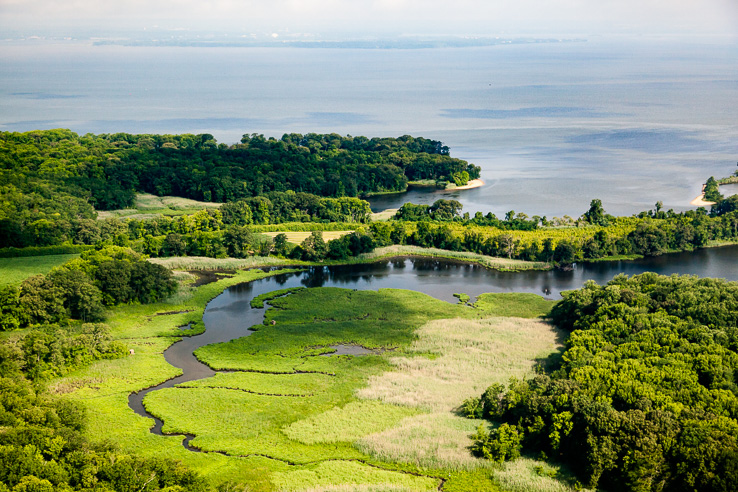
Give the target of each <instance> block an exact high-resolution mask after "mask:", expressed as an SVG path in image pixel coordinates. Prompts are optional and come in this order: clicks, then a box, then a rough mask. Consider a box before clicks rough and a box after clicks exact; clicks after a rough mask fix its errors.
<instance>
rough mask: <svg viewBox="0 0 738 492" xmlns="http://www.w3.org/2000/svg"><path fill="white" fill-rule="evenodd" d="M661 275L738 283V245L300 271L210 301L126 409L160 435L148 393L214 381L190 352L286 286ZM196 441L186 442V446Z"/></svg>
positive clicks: (504, 285)
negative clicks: (571, 258) (164, 368)
mask: <svg viewBox="0 0 738 492" xmlns="http://www.w3.org/2000/svg"><path fill="white" fill-rule="evenodd" d="M648 271H650V272H656V273H659V274H663V275H671V274H675V273H676V274H682V275H683V274H690V275H699V276H701V277H718V278H725V279H727V280H731V281H738V246H729V247H724V248H712V249H705V250H699V251H695V252H692V253H677V254H670V255H664V256H660V257H656V258H647V259H643V260H637V261H627V262H606V263H595V264H581V265H576V266H575V268H574V269H573V270H571V271H566V272H564V271H558V270H554V271H546V272H498V271H494V270H487V269H486V268H483V267H480V266H478V265H469V264H464V263H456V262H451V261H447V260H435V259H429V258H399V259H393V260H386V261H381V262H377V263H372V264H365V265H345V266H335V267H314V268H309V269H307V270H305V271H303V272H300V273H291V274H283V275H276V276H273V277H269V278H265V279H261V280H256V281H254V282H249V283H244V284H239V285H235V286H232V287H229V288H227V289H226V290H225V291H224V292H223V293H222V294H220V295H219V296H218V297H216V298H215V299H213V300H212V301H210V303H209V304H208V305H207V308H206V309H205V313H204V315H203V321H204V322H205V327H206V331H205V332H204V333H203V334H201V335H197V336H193V337H188V338H184V339H183V340H182V341H181V342H177V343H175V344H174V345H172V346H171V347H170V348H169V349H167V350H166V351H165V352H164V357H165V359H166V360H167V362H169V363H170V364H172V365H173V366H175V367H178V368H181V369H182V371H183V374H182V375H181V376H178V377H176V378H174V379H171V380H169V381H166V382H164V383H162V384H160V385H158V386H155V387H153V388H149V389H147V390H144V391H141V392H139V393H132V394H131V395H130V396H129V406H130V407H131V408H132V409H133V410H134V411H135V412H136V413H138V414H139V415H142V416H145V417H149V418H152V419H154V421H155V425H154V427H153V428H152V432H154V433H156V434H161V428H162V422H161V421H160V420H158V419H155V418H154V417H153V416H152V415H150V414H148V413H147V412H146V410H145V409H144V407H143V403H142V402H143V399H144V397H145V396H146V394H148V393H149V392H151V391H156V390H158V389H163V388H170V387H172V386H174V385H176V384H179V383H183V382H186V381H192V380H195V379H203V378H206V377H210V376H213V375H214V374H215V371H213V370H212V369H211V368H209V367H208V366H206V365H205V364H203V363H201V362H199V361H198V360H197V359H196V358H195V356H194V355H193V352H194V351H195V350H197V349H198V348H200V347H203V346H205V345H209V344H212V343H220V342H227V341H230V340H233V339H236V338H240V337H243V336H248V335H250V334H251V333H252V332H251V331H249V327H251V326H253V325H256V324H260V323H262V322H263V319H264V310H263V309H252V308H251V306H250V301H251V299H253V298H254V297H255V296H257V295H260V294H263V293H266V292H271V291H273V290H277V289H284V288H288V287H298V286H306V287H342V288H351V289H362V290H369V289H371V290H377V289H381V288H395V289H409V290H416V291H420V292H424V293H426V294H428V295H431V296H433V297H436V298H438V299H441V300H445V301H448V302H456V299H455V298H454V297H453V294H454V293H457V292H458V293H461V292H463V293H466V294H469V295H470V296H471V297H472V298H474V297H476V296H478V295H479V294H482V293H485V292H532V293H535V294H540V295H543V296H544V297H547V298H549V299H559V298H560V296H561V292H562V291H565V290H571V289H577V288H579V287H581V286H582V285H583V284H584V282H586V281H587V280H594V281H596V282H597V283H599V284H604V283H606V282H607V281H609V280H610V279H611V278H612V277H613V276H615V275H617V274H618V273H625V274H628V275H635V274H639V273H643V272H648ZM193 437H194V436H185V439H184V441H183V444H184V446H185V447H186V448H187V449H190V450H192V451H197V449H196V448H192V447H189V441H190V440H191V439H192V438H193Z"/></svg>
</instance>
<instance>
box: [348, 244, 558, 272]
mask: <svg viewBox="0 0 738 492" xmlns="http://www.w3.org/2000/svg"><path fill="white" fill-rule="evenodd" d="M394 256H425V257H430V258H445V259H448V260H456V261H463V262H469V263H478V264H480V265H482V266H484V267H487V268H491V269H493V270H501V271H525V270H550V269H551V265H549V264H547V263H543V262H539V261H523V260H513V259H508V258H497V257H494V256H485V255H480V254H477V253H471V252H468V251H448V250H445V249H437V248H421V247H419V246H407V245H394V246H385V247H383V248H377V249H375V250H374V251H372V252H371V253H366V254H363V255H360V256H358V257H357V260H358V261H359V262H371V261H376V260H379V259H383V258H392V257H394Z"/></svg>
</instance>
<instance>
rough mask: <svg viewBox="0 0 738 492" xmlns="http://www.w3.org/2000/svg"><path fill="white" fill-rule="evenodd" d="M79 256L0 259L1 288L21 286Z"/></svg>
mask: <svg viewBox="0 0 738 492" xmlns="http://www.w3.org/2000/svg"><path fill="white" fill-rule="evenodd" d="M78 256H79V255H78V254H72V255H49V256H27V257H20V258H0V287H5V286H6V285H13V284H19V283H21V282H23V281H24V280H25V279H27V278H28V277H32V276H34V275H38V274H39V273H42V274H46V273H49V272H50V271H51V269H52V268H54V267H57V266H59V265H62V264H64V263H66V262H68V261H69V260H71V259H73V258H77V257H78Z"/></svg>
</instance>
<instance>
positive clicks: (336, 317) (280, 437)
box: [52, 270, 571, 492]
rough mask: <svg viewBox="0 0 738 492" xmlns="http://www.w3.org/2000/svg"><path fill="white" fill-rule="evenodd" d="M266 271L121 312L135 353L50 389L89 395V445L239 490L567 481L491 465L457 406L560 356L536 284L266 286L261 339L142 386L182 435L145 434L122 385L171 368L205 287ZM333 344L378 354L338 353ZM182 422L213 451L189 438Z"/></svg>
mask: <svg viewBox="0 0 738 492" xmlns="http://www.w3.org/2000/svg"><path fill="white" fill-rule="evenodd" d="M270 274H272V273H265V272H263V271H260V270H250V271H238V272H236V273H234V274H233V276H232V277H222V278H220V279H219V280H218V281H217V282H214V283H210V284H207V285H203V286H200V287H196V288H195V287H184V288H183V289H182V291H181V292H180V293H179V294H178V296H176V297H175V298H173V299H171V300H169V301H168V302H167V303H160V304H157V305H147V306H142V305H131V306H121V307H118V308H116V309H115V311H114V312H111V313H110V316H109V317H108V318H109V320H110V324H111V327H112V329H113V333H114V334H115V337H116V339H118V340H121V341H124V342H125V343H126V344H127V345H128V347H130V348H132V349H134V351H135V355H132V356H130V357H126V358H124V359H119V360H112V361H101V362H99V363H95V364H93V365H92V366H90V367H88V368H86V369H82V370H80V371H78V372H76V373H73V374H71V375H69V376H67V377H65V378H62V379H59V380H57V381H55V382H54V383H53V384H52V391H53V392H54V393H56V394H57V395H60V396H63V397H65V398H71V399H74V400H76V401H79V402H81V403H83V404H84V405H85V407H86V408H87V410H88V414H89V415H91V416H94V418H91V419H90V425H89V428H88V431H87V433H88V435H89V437H90V438H91V439H92V440H93V441H99V440H100V439H101V436H105V439H106V440H107V441H110V442H113V443H115V444H116V445H118V446H119V447H120V448H121V449H122V450H123V451H127V452H136V453H138V454H143V455H147V456H166V457H170V458H175V459H179V460H181V461H183V462H184V463H185V464H186V465H187V466H190V467H192V468H193V469H196V470H197V471H199V472H200V473H202V474H203V475H204V476H205V477H206V478H207V479H208V480H210V481H211V482H212V483H213V484H214V485H218V484H221V485H223V484H225V485H223V486H224V487H226V486H228V487H230V486H232V485H233V484H241V485H240V488H236V489H233V488H232V489H229V490H250V491H257V490H259V491H260V490H264V491H271V490H284V491H312V490H316V491H317V490H367V491H369V490H411V491H422V490H437V489H438V488H439V487H442V488H443V490H445V491H452V492H453V491H461V490H469V491H471V490H474V491H476V490H479V491H484V490H488V491H496V490H523V489H521V488H520V486H519V485H518V484H519V483H523V484H525V483H539V482H541V480H543V481H547V482H546V483H549V482H550V484H549V485H550V486H549V487H547V490H570V489H571V488H570V486H569V485H567V484H566V483H564V482H559V481H557V480H556V479H555V478H551V477H552V476H554V475H556V473H555V470H554V472H551V470H550V469H548V468H545V466H547V465H544V464H543V463H539V462H536V461H532V460H531V461H529V462H526V463H528V465H526V466H523V465H515V467H511V465H506V466H505V467H503V468H495V467H494V466H492V465H491V464H490V463H489V462H486V461H483V460H480V459H478V458H475V457H473V456H471V454H470V451H469V449H468V448H469V445H470V444H471V440H470V437H469V436H470V435H471V434H473V433H474V430H475V429H476V427H477V426H478V425H479V424H480V423H481V421H477V420H470V419H466V418H464V417H462V416H460V414H459V413H458V409H459V406H460V405H461V403H462V401H463V400H464V399H465V398H468V397H470V396H475V395H478V394H479V393H480V392H481V391H483V390H484V389H485V388H486V387H487V386H488V385H490V384H492V383H495V382H503V383H504V382H507V380H508V379H509V378H510V377H523V376H525V375H529V374H531V373H532V372H533V371H534V368H535V366H536V364H537V363H539V362H540V361H541V360H545V359H546V358H547V357H550V356H551V355H552V354H555V353H557V351H558V349H559V347H560V334H559V333H558V332H557V331H556V330H555V329H554V328H553V327H551V326H550V325H549V324H547V323H546V322H544V321H543V320H542V319H541V318H540V317H541V316H543V315H544V314H545V313H546V312H547V311H548V310H549V309H550V307H551V304H552V303H551V301H545V300H543V299H541V298H540V297H538V296H535V295H532V294H527V295H526V294H517V295H509V294H485V295H483V296H480V298H479V299H477V300H476V302H474V303H471V304H465V303H459V304H449V303H447V302H444V301H440V300H437V299H434V298H432V297H429V296H427V295H425V294H422V293H418V292H413V291H405V290H396V289H380V290H379V291H354V290H348V289H338V288H317V289H298V290H292V291H277V292H275V293H273V294H272V295H266V296H262V297H261V298H260V299H259V301H261V302H267V303H268V304H269V305H270V306H271V307H270V308H268V309H267V310H266V311H265V316H264V322H263V324H260V325H257V326H254V327H252V328H253V329H254V330H255V331H254V332H253V334H252V335H250V336H248V337H244V338H239V339H236V340H233V341H231V342H228V343H221V344H215V345H208V346H205V347H202V348H201V349H199V350H198V351H196V355H197V357H198V358H199V359H200V360H201V361H203V362H205V363H207V364H208V365H209V366H211V367H213V368H215V369H216V370H218V371H219V372H218V373H217V374H216V375H215V376H213V377H210V378H206V379H201V380H196V381H190V382H186V383H182V384H179V385H177V386H175V387H173V388H168V389H163V390H159V391H155V392H152V393H149V394H148V395H147V396H146V398H145V399H144V405H145V407H146V409H147V411H148V412H150V413H151V414H153V415H155V416H156V417H158V418H160V419H161V420H163V422H164V428H163V431H164V432H165V433H173V434H175V435H171V436H157V435H154V434H151V433H150V432H149V431H148V429H149V427H150V426H151V425H153V422H152V421H151V420H150V419H146V418H143V417H140V416H138V415H136V414H134V413H133V412H132V411H131V410H130V409H129V408H128V405H127V403H128V402H127V397H128V394H129V393H130V392H132V391H139V390H141V389H143V388H146V387H150V386H152V385H155V384H158V383H159V382H161V381H163V380H166V379H169V378H171V377H174V376H176V375H177V373H178V370H176V369H174V368H173V367H171V366H169V365H168V364H167V363H166V361H165V360H164V358H163V356H162V352H163V351H164V350H165V349H166V348H167V347H168V346H169V345H170V344H171V343H173V342H174V341H176V340H177V339H178V338H179V337H181V336H182V331H181V330H179V328H177V327H178V326H181V325H184V324H187V323H191V324H192V325H193V327H194V330H193V333H198V332H200V331H201V330H202V329H203V326H202V321H201V318H202V313H203V312H204V306H205V304H206V303H207V301H208V300H209V299H212V298H213V297H215V296H216V295H217V294H218V293H219V292H221V291H222V290H223V289H224V288H226V287H227V286H229V285H234V284H236V283H239V282H244V281H249V280H254V279H257V278H262V277H264V276H267V275H270ZM180 279H181V280H182V281H184V282H189V281H190V279H189V276H188V275H186V274H181V275H180ZM157 313H159V314H162V313H165V315H159V316H157V315H156V314H157ZM503 316H504V317H503ZM338 344H345V345H355V346H361V347H366V348H371V349H377V350H376V351H375V352H373V353H371V354H369V355H365V356H350V355H331V354H333V353H334V349H333V348H331V346H333V345H338ZM184 433H187V434H194V435H195V436H196V437H195V438H194V439H193V440H192V441H191V442H190V445H191V446H192V447H194V448H197V449H199V450H202V451H205V452H202V453H194V452H191V451H189V450H186V449H185V448H184V447H183V446H182V444H181V443H182V439H183V436H182V435H181V434H184ZM176 434H179V435H176ZM541 470H543V471H544V472H545V473H544V476H542V475H541V473H543V472H542V471H541ZM521 481H522V482H521ZM526 481H528V482H526ZM505 484H511V485H510V486H507V485H505Z"/></svg>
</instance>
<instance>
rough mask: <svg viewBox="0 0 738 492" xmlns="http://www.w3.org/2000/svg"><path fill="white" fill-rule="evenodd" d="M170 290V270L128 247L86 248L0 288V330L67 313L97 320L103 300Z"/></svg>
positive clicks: (148, 297) (151, 297)
mask: <svg viewBox="0 0 738 492" xmlns="http://www.w3.org/2000/svg"><path fill="white" fill-rule="evenodd" d="M175 290H176V283H175V282H174V280H172V273H171V271H169V270H167V269H166V268H164V267H163V266H161V265H157V264H154V263H149V262H147V261H145V260H144V259H143V258H142V257H141V255H139V254H137V253H135V252H134V251H133V250H131V249H129V248H122V247H119V246H108V247H106V248H103V249H100V250H88V251H85V252H84V253H82V255H81V256H80V257H79V258H75V259H72V260H70V261H68V262H67V263H64V264H63V265H62V266H60V267H57V268H55V269H53V270H52V271H51V272H50V273H49V274H48V275H45V276H44V275H36V276H33V277H30V278H28V279H26V280H24V281H23V282H22V283H21V284H20V286H19V287H15V286H10V287H6V288H4V289H0V330H4V331H6V330H12V329H16V328H22V327H26V326H29V325H37V324H44V323H57V322H61V321H65V320H67V319H78V320H82V321H100V320H102V319H103V311H104V308H103V304H106V305H115V304H121V303H130V302H140V303H151V302H156V301H159V300H161V299H164V298H166V297H169V296H170V295H172V294H173V293H174V291H175Z"/></svg>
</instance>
